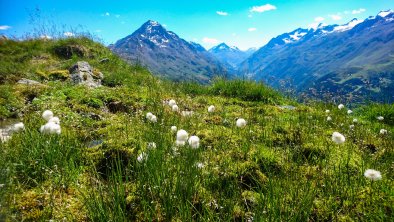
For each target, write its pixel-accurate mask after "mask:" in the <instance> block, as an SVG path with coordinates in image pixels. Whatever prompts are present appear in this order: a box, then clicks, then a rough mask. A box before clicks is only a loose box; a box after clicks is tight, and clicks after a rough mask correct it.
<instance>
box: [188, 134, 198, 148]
mask: <svg viewBox="0 0 394 222" xmlns="http://www.w3.org/2000/svg"><path fill="white" fill-rule="evenodd" d="M188 142H189V145H190V146H191V148H193V149H197V148H198V147H199V146H200V138H198V136H191V137H190V138H189V140H188Z"/></svg>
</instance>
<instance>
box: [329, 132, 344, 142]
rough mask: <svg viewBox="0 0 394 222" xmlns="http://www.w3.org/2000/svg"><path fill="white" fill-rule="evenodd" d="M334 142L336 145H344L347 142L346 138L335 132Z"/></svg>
mask: <svg viewBox="0 0 394 222" xmlns="http://www.w3.org/2000/svg"><path fill="white" fill-rule="evenodd" d="M331 139H332V141H333V142H334V143H336V144H342V143H344V142H345V136H343V135H342V134H340V133H338V132H334V133H333V134H332V137H331Z"/></svg>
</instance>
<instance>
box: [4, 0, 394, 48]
mask: <svg viewBox="0 0 394 222" xmlns="http://www.w3.org/2000/svg"><path fill="white" fill-rule="evenodd" d="M0 2H1V3H0V10H1V12H0V33H1V34H6V35H8V36H16V37H19V36H22V35H23V34H25V33H29V32H32V29H33V25H32V24H31V22H30V18H31V16H30V15H31V14H32V12H34V10H35V8H37V7H38V8H39V9H40V11H41V17H42V18H44V19H50V20H51V22H48V24H55V25H56V26H57V30H58V31H61V32H62V33H63V32H77V31H78V30H79V31H81V30H85V31H89V32H90V33H92V34H94V35H96V36H97V37H99V38H100V39H102V41H103V42H104V43H105V44H110V43H114V42H115V41H116V40H118V39H120V38H123V37H125V36H127V35H129V34H131V33H132V32H134V31H135V30H136V29H138V28H139V27H140V26H141V25H142V24H143V23H144V22H146V21H147V20H149V19H151V20H155V21H158V22H160V23H161V24H162V25H164V26H165V27H166V28H167V29H168V30H171V31H173V32H175V33H177V34H178V35H179V36H180V37H181V38H184V39H185V40H188V41H195V42H198V43H200V44H202V45H203V46H204V47H206V48H210V47H212V46H214V45H216V44H218V43H220V42H226V43H227V44H229V45H235V46H238V47H239V48H241V49H247V48H249V47H261V46H263V45H264V44H266V43H267V42H268V41H269V40H270V39H271V38H273V37H275V36H277V35H279V34H282V33H284V32H289V31H292V30H294V29H296V28H299V27H304V28H306V27H308V26H311V25H312V26H313V25H314V23H318V22H322V23H326V24H344V23H347V22H348V21H349V20H351V19H352V18H360V19H364V18H366V17H368V16H370V15H376V14H377V13H378V12H379V11H381V10H387V9H394V0H269V1H268V0H267V1H266V0H232V1H229V0H199V1H198V0H196V1H192V0H191V1H185V0H183V1H171V0H167V1H163V0H161V1H160V0H138V1H137V0H130V1H116V0H95V1H91V0H79V1H76V0H67V1H54V0H41V1H39V0H25V1H21V0H8V1H5V0H0ZM36 18H37V17H36ZM48 34H50V33H48Z"/></svg>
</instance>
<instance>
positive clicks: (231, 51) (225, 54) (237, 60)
mask: <svg viewBox="0 0 394 222" xmlns="http://www.w3.org/2000/svg"><path fill="white" fill-rule="evenodd" d="M256 50H257V49H255V48H250V49H248V50H247V51H242V50H240V49H239V48H237V47H236V46H228V45H227V44H226V43H224V42H223V43H221V44H219V45H217V46H215V47H212V48H211V49H210V50H208V51H209V52H210V53H211V54H212V55H214V56H215V57H216V58H217V59H219V61H221V62H222V63H224V64H229V65H230V66H231V67H232V68H233V69H235V70H236V69H237V68H238V66H239V64H241V62H243V61H245V59H247V58H248V57H249V56H250V55H252V54H253V53H254V52H255V51H256Z"/></svg>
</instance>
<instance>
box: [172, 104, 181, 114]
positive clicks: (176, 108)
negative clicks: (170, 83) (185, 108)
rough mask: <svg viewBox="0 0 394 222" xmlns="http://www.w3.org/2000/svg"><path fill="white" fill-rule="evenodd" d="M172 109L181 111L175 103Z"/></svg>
mask: <svg viewBox="0 0 394 222" xmlns="http://www.w3.org/2000/svg"><path fill="white" fill-rule="evenodd" d="M171 109H172V111H173V112H178V111H179V107H178V105H173V106H172V108H171Z"/></svg>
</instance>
